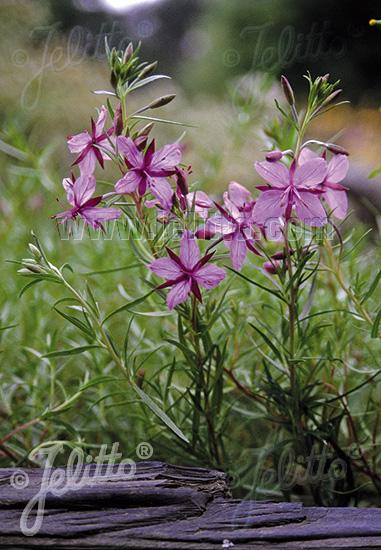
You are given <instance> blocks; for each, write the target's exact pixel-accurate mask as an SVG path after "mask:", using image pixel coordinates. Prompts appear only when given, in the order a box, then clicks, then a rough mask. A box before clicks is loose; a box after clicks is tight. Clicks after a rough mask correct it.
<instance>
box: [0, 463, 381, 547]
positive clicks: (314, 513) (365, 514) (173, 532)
mask: <svg viewBox="0 0 381 550" xmlns="http://www.w3.org/2000/svg"><path fill="white" fill-rule="evenodd" d="M101 471H102V474H104V469H102V470H101ZM25 472H26V473H28V476H29V485H28V487H26V488H25V489H23V490H22V491H18V490H16V489H14V488H13V487H11V485H10V483H9V481H10V479H11V476H12V474H13V470H4V469H3V470H0V548H20V549H22V548H25V549H27V548H35V547H40V546H44V547H47V548H49V547H54V548H59V549H73V548H88V549H105V548H116V547H121V548H129V549H130V548H131V549H135V548H136V549H142V548H147V549H148V548H149V549H151V548H152V549H155V548H157V549H162V548H168V549H176V550H182V549H183V550H191V549H194V550H196V549H197V550H203V549H208V548H210V549H213V548H216V549H217V548H223V547H225V548H229V547H230V548H233V550H239V549H241V548H242V549H243V548H267V547H279V548H381V509H378V508H372V509H358V508H305V507H303V505H302V504H301V503H281V502H277V503H274V502H254V501H239V500H234V499H232V498H231V497H230V496H229V492H228V486H227V479H226V476H225V475H224V474H223V473H222V472H218V471H213V470H212V471H209V470H204V469H201V468H181V467H177V466H170V465H166V464H163V463H159V462H151V463H148V462H143V463H139V464H138V465H137V470H136V473H135V475H134V477H133V478H132V479H127V480H126V479H120V478H119V479H112V480H106V481H105V480H103V481H101V480H99V482H98V483H96V484H94V485H92V486H90V487H86V488H81V489H80V490H78V491H75V490H74V489H71V490H69V491H68V492H67V493H66V494H64V495H62V496H61V497H60V496H55V495H50V496H49V499H47V506H46V510H45V515H44V520H43V523H42V525H41V528H40V530H39V532H38V533H37V534H36V535H35V536H33V537H26V536H24V535H23V534H22V533H21V531H20V516H21V513H22V509H23V508H24V506H25V504H26V503H27V502H28V501H29V499H30V498H32V497H33V496H34V495H35V494H37V492H38V490H39V487H40V484H41V478H42V472H41V470H25ZM91 472H94V470H93V469H92V470H91ZM32 519H33V518H32ZM231 544H233V545H234V546H229V545H231Z"/></svg>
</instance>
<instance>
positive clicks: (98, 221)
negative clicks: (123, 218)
mask: <svg viewBox="0 0 381 550" xmlns="http://www.w3.org/2000/svg"><path fill="white" fill-rule="evenodd" d="M120 215H121V211H120V210H118V209H117V208H94V207H89V208H83V209H81V211H80V216H81V217H82V218H83V219H84V220H85V222H86V223H87V224H89V225H91V227H93V228H94V229H97V228H98V227H102V222H108V221H111V220H116V219H118V218H119V217H120Z"/></svg>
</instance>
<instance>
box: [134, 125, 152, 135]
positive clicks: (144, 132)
mask: <svg viewBox="0 0 381 550" xmlns="http://www.w3.org/2000/svg"><path fill="white" fill-rule="evenodd" d="M153 127H154V122H150V123H149V124H146V125H145V126H143V128H142V129H141V130H139V132H138V134H137V137H140V136H148V134H149V133H150V131H151V130H152V128H153Z"/></svg>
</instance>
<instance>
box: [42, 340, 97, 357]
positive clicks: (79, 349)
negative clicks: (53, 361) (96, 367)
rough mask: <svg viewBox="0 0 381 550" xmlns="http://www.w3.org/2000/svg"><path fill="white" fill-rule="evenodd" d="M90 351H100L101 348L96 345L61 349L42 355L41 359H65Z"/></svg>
mask: <svg viewBox="0 0 381 550" xmlns="http://www.w3.org/2000/svg"><path fill="white" fill-rule="evenodd" d="M92 349H102V348H101V346H98V345H96V344H92V345H88V346H78V347H77V348H71V349H62V350H59V351H50V352H49V353H46V354H45V355H42V357H44V358H45V359H49V358H51V357H66V356H68V355H78V354H79V353H83V352H84V351H90V350H92Z"/></svg>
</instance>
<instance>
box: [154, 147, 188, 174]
mask: <svg viewBox="0 0 381 550" xmlns="http://www.w3.org/2000/svg"><path fill="white" fill-rule="evenodd" d="M181 156H182V152H181V147H180V145H179V144H178V143H172V144H169V145H164V147H162V148H161V149H159V150H158V151H156V153H154V154H153V155H152V159H151V162H150V170H174V168H175V166H177V164H179V162H180V161H181Z"/></svg>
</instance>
